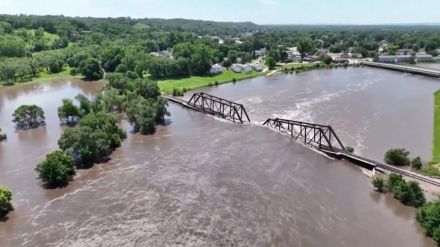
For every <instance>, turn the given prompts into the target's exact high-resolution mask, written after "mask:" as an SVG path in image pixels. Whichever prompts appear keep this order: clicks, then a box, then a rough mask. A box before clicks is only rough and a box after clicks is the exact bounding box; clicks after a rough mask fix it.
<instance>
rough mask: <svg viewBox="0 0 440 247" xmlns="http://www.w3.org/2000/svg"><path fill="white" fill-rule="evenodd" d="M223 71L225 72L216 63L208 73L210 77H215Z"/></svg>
mask: <svg viewBox="0 0 440 247" xmlns="http://www.w3.org/2000/svg"><path fill="white" fill-rule="evenodd" d="M224 70H225V68H224V67H223V66H221V65H220V64H218V63H216V64H214V65H212V66H211V70H210V71H209V73H210V74H211V75H216V74H220V73H222V72H223V71H224Z"/></svg>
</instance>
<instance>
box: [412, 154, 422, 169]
mask: <svg viewBox="0 0 440 247" xmlns="http://www.w3.org/2000/svg"><path fill="white" fill-rule="evenodd" d="M422 166H423V165H422V159H420V157H416V158H414V159H413V160H412V161H411V168H413V169H415V170H420V169H422Z"/></svg>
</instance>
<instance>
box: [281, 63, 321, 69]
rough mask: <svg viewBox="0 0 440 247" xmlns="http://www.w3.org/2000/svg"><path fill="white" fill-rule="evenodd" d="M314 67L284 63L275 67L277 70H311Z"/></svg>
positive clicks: (310, 64) (309, 64)
mask: <svg viewBox="0 0 440 247" xmlns="http://www.w3.org/2000/svg"><path fill="white" fill-rule="evenodd" d="M313 66H314V64H313V63H286V64H279V65H277V67H276V68H277V69H281V70H283V69H288V70H290V69H303V68H312V67H313Z"/></svg>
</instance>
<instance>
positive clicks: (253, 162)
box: [0, 69, 434, 246]
mask: <svg viewBox="0 0 440 247" xmlns="http://www.w3.org/2000/svg"><path fill="white" fill-rule="evenodd" d="M341 72H345V73H341ZM332 73H337V74H338V76H337V77H338V78H340V79H341V84H344V82H345V83H348V84H351V83H353V84H356V83H359V81H361V83H363V81H365V80H366V81H372V82H371V83H370V84H368V83H367V84H368V85H374V84H375V83H381V82H382V81H381V80H379V81H375V79H376V78H377V77H380V78H388V79H390V78H393V77H397V78H401V77H400V75H399V74H392V75H390V73H389V72H388V71H382V70H377V71H376V72H372V71H371V70H370V69H358V70H352V69H348V70H330V71H326V70H323V71H312V72H308V73H305V74H302V75H298V76H292V75H279V76H276V77H272V78H257V79H253V80H248V81H243V82H239V83H237V84H235V85H233V84H230V85H222V86H219V87H216V88H213V89H211V90H213V91H211V92H212V93H215V94H217V95H220V96H229V97H227V98H232V99H235V100H239V101H241V102H242V103H246V102H247V103H246V106H248V105H249V103H251V102H254V104H250V106H249V108H250V116H251V118H253V119H255V121H257V122H258V121H262V120H263V119H264V118H265V117H267V116H272V115H273V114H286V113H288V112H284V111H288V110H289V109H288V108H289V107H290V110H292V111H293V110H295V108H293V107H292V106H295V105H296V101H294V100H295V97H293V96H292V97H291V98H290V99H291V100H292V101H288V100H287V99H283V98H282V97H281V96H280V94H279V93H277V92H285V90H287V92H286V93H284V95H291V94H295V93H297V94H298V95H301V94H300V92H301V91H300V90H299V89H300V87H299V86H298V87H295V90H292V89H291V88H292V87H293V86H291V85H290V84H300V85H301V84H302V85H303V87H305V88H307V86H308V85H310V84H307V83H306V82H307V81H310V80H312V79H313V78H332ZM355 75H358V76H355ZM301 78H302V79H301ZM403 78H407V79H406V80H410V81H413V82H415V83H418V84H419V87H421V88H423V87H430V86H423V85H425V84H427V85H430V83H434V81H433V82H431V81H429V80H426V79H425V78H420V77H408V76H405V77H403ZM383 81H385V80H383ZM402 81H403V83H404V85H407V86H408V85H409V84H411V83H405V82H404V81H405V80H402ZM324 82H325V80H324V79H322V83H324ZM317 84H318V83H317ZM368 85H367V86H364V88H368ZM100 87H101V85H99V84H93V83H85V82H64V83H62V82H59V83H51V84H38V85H32V86H25V87H21V88H17V89H6V90H1V91H0V127H1V128H2V129H4V130H5V132H6V133H7V134H8V141H7V142H4V143H1V144H0V171H1V172H0V184H2V185H6V186H8V187H10V188H11V189H12V190H13V192H14V201H13V203H14V206H15V211H13V212H12V213H11V214H10V218H9V219H8V220H7V221H6V222H0V246H434V243H433V242H432V240H430V239H428V238H426V237H425V236H424V235H423V233H422V232H421V230H420V228H419V227H418V224H417V222H416V220H415V218H414V217H415V210H414V209H412V208H410V207H405V206H402V205H401V204H400V203H399V202H398V201H396V200H395V199H393V198H392V196H390V195H387V196H385V195H381V194H378V193H376V192H374V191H373V189H372V188H371V186H370V179H369V178H368V177H366V176H364V175H363V174H362V172H360V170H359V168H357V167H356V166H353V165H351V164H349V163H346V162H341V161H333V160H330V159H328V158H326V157H324V156H322V155H320V154H318V153H316V152H314V151H311V150H309V149H307V148H305V147H303V146H302V145H300V144H298V143H296V142H294V141H292V140H291V139H290V138H288V137H286V136H283V135H280V134H278V133H276V132H274V131H272V130H270V129H267V128H264V127H260V126H257V125H255V124H248V125H243V126H242V125H238V124H234V123H230V122H226V121H222V120H218V119H216V118H213V117H210V116H206V115H203V114H200V113H198V112H192V111H190V110H187V109H183V108H180V107H179V106H176V105H173V104H170V107H169V110H170V112H171V114H172V116H171V117H170V118H169V121H168V124H167V125H166V126H159V128H158V131H157V133H156V134H154V135H149V136H140V135H133V134H129V136H128V138H127V140H125V141H124V143H123V145H122V147H121V148H119V149H117V150H116V151H115V152H114V153H113V154H112V155H111V160H110V161H109V162H108V163H105V164H98V165H95V166H94V167H93V168H91V169H88V170H82V171H79V173H78V174H77V176H76V177H75V180H74V181H73V182H71V183H70V184H69V185H68V186H67V187H66V188H63V189H55V190H45V189H42V188H41V187H40V184H39V182H38V181H37V180H36V173H35V172H34V170H33V169H34V167H35V165H36V164H37V163H38V162H39V161H40V160H41V159H43V157H44V155H45V154H46V153H47V152H50V151H51V150H53V149H55V148H56V142H57V139H58V137H59V135H60V132H61V130H62V129H61V128H60V126H59V123H58V119H57V117H56V109H57V107H58V105H59V104H60V102H61V99H62V98H65V97H69V98H73V97H74V96H75V95H76V94H78V93H79V92H83V93H86V94H87V95H92V94H93V92H95V91H96V90H98V89H99V88H100ZM315 87H318V86H317V85H316V86H315ZM335 87H338V86H337V85H333V83H331V82H329V83H328V91H329V93H331V92H330V90H334V91H337V88H335ZM339 87H341V89H340V90H342V91H344V87H343V86H342V85H340V86H339ZM352 87H355V86H352ZM324 88H325V87H324ZM402 88H403V87H398V88H397V89H396V90H402ZM289 90H291V91H290V93H289ZM304 90H305V91H307V92H309V91H310V90H314V88H313V87H312V88H310V89H304ZM345 90H346V89H345ZM207 91H209V90H207ZM321 91H322V90H317V92H321ZM426 91H428V90H427V89H426ZM227 92H229V94H228V93H227ZM253 92H255V93H257V92H259V93H260V95H259V96H258V97H262V98H258V99H257V98H256V97H257V96H255V95H254V93H253ZM379 92H380V91H379ZM403 92H405V90H403ZM383 93H384V94H387V93H388V92H386V91H385V92H383ZM327 94H328V93H327ZM431 94H432V93H431ZM270 95H274V96H275V97H269V96H270ZM277 95H278V96H277ZM281 95H283V94H281ZM319 95H320V94H317V95H316V96H317V97H318V96H319ZM343 95H344V94H343V93H341V94H340V95H339V96H334V97H333V98H331V99H330V100H328V101H327V104H328V105H330V102H332V100H336V99H337V98H338V97H342V96H343ZM266 97H269V98H271V100H269V99H266ZM376 97H378V98H380V97H385V96H381V95H379V96H376ZM277 100H278V101H279V104H276V101H277ZM312 100H313V99H312ZM260 101H268V102H270V104H269V105H267V106H264V107H263V105H260V106H259V105H258V104H259V103H258V102H260ZM286 102H290V103H286ZM313 102H315V101H313ZM371 102H372V101H371ZM24 103H35V104H38V105H40V106H42V107H43V108H44V110H45V112H46V118H47V122H48V123H47V125H46V126H45V127H41V128H38V129H34V130H29V131H26V132H15V130H14V128H13V125H12V123H11V122H10V119H11V114H12V111H13V110H14V109H15V108H16V107H17V106H18V105H20V104H24ZM421 103H422V102H413V104H414V105H418V104H421ZM430 103H432V99H431V101H430ZM270 105H271V106H272V112H270V110H271V109H270ZM353 105H354V106H356V104H354V103H353ZM349 106H350V105H348V106H346V107H347V108H349ZM427 107H429V108H430V109H431V110H432V104H431V105H429V106H427ZM324 112H325V111H324ZM365 114H370V113H369V112H366V113H365ZM265 115H266V116H265ZM312 117H314V115H313V114H312ZM345 117H346V116H345ZM341 118H342V117H341ZM430 120H432V116H431V118H430ZM342 122H343V121H342ZM431 122H432V121H431ZM431 125H432V123H431ZM378 126H379V124H378ZM123 127H124V128H125V129H126V130H130V126H129V125H127V124H126V123H125V122H124V123H123ZM352 129H353V128H352ZM352 129H346V130H345V131H347V132H349V131H351V130H352ZM410 130H411V129H410ZM412 130H414V128H413V129H412ZM383 133H385V132H384V131H383ZM364 134H365V135H370V133H364ZM409 141H410V140H409ZM412 141H414V140H412ZM364 143H368V142H364ZM364 145H365V144H364Z"/></svg>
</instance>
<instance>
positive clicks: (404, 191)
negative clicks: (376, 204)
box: [387, 173, 426, 207]
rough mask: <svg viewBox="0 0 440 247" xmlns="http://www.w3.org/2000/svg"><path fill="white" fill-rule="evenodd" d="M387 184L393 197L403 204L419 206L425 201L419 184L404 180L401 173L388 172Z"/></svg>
mask: <svg viewBox="0 0 440 247" xmlns="http://www.w3.org/2000/svg"><path fill="white" fill-rule="evenodd" d="M387 186H388V189H389V190H391V191H392V192H393V193H394V197H395V198H396V199H399V201H400V202H402V203H403V204H405V205H409V206H414V207H421V206H422V205H423V204H424V203H425V202H426V199H425V195H424V194H423V191H422V189H421V188H420V186H419V184H418V183H417V182H414V181H410V182H406V181H405V180H404V179H403V177H402V176H401V175H397V174H395V173H392V174H390V176H389V177H388V182H387Z"/></svg>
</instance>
